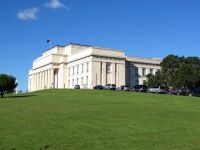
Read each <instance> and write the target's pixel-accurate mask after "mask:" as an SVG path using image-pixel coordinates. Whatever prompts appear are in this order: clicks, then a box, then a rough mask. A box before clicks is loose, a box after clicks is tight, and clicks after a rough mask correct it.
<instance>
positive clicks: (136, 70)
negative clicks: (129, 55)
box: [135, 68, 138, 76]
mask: <svg viewBox="0 0 200 150" xmlns="http://www.w3.org/2000/svg"><path fill="white" fill-rule="evenodd" d="M135 75H136V76H138V68H135Z"/></svg>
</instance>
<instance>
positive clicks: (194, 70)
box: [147, 55, 200, 89]
mask: <svg viewBox="0 0 200 150" xmlns="http://www.w3.org/2000/svg"><path fill="white" fill-rule="evenodd" d="M160 66H161V70H159V71H157V72H156V74H155V75H153V74H148V75H147V78H148V82H147V85H148V86H155V85H162V86H165V87H170V88H182V87H184V88H188V89H191V88H193V87H197V86H200V59H199V58H198V57H179V56H175V55H168V56H167V57H166V58H164V59H163V61H162V62H161V64H160Z"/></svg>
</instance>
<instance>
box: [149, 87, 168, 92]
mask: <svg viewBox="0 0 200 150" xmlns="http://www.w3.org/2000/svg"><path fill="white" fill-rule="evenodd" d="M147 91H148V92H149V93H162V94H166V93H167V90H166V89H165V88H164V87H163V86H153V87H150V88H148V90H147Z"/></svg>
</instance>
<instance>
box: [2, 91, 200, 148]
mask: <svg viewBox="0 0 200 150" xmlns="http://www.w3.org/2000/svg"><path fill="white" fill-rule="evenodd" d="M45 146H46V147H48V148H47V149H48V150H128V149H129V150H200V98H196V97H184V96H171V95H157V94H145V93H132V92H117V91H92V90H48V91H41V92H36V93H31V94H29V95H19V96H18V97H11V96H9V95H7V96H6V98H5V99H0V150H11V149H12V148H15V149H16V150H40V148H41V147H45Z"/></svg>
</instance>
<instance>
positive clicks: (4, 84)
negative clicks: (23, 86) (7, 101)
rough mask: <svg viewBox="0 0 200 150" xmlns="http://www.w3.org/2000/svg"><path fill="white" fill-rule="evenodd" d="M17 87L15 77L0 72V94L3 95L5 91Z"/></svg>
mask: <svg viewBox="0 0 200 150" xmlns="http://www.w3.org/2000/svg"><path fill="white" fill-rule="evenodd" d="M16 87H17V83H16V78H15V77H13V76H10V75H6V74H0V95H1V98H3V97H4V94H5V93H11V92H13V91H14V90H15V88H16Z"/></svg>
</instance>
